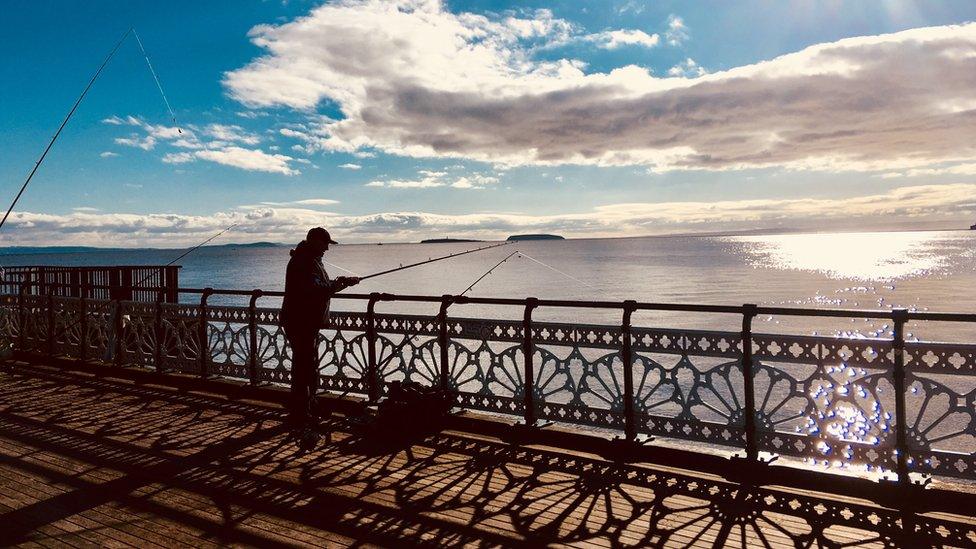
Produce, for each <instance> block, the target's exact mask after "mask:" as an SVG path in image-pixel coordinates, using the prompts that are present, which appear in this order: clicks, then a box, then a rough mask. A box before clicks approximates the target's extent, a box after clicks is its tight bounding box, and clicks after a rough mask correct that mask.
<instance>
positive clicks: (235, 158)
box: [193, 147, 301, 175]
mask: <svg viewBox="0 0 976 549" xmlns="http://www.w3.org/2000/svg"><path fill="white" fill-rule="evenodd" d="M193 155H194V156H195V157H197V158H200V159H203V160H209V161H211V162H216V163H218V164H223V165H225V166H234V167H235V168H241V169H244V170H249V171H260V172H269V173H280V174H284V175H296V174H299V173H301V172H299V171H298V170H295V169H293V168H291V167H290V166H289V165H288V162H289V161H290V160H294V159H293V158H292V157H290V156H287V155H284V154H268V153H266V152H264V151H262V150H260V149H244V148H241V147H225V148H222V149H214V150H203V151H196V152H194V153H193Z"/></svg>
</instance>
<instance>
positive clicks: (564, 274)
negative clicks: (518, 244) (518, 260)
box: [519, 252, 598, 290]
mask: <svg viewBox="0 0 976 549" xmlns="http://www.w3.org/2000/svg"><path fill="white" fill-rule="evenodd" d="M519 255H520V256H522V257H524V258H525V259H528V260H530V261H535V262H536V263H538V264H539V265H542V266H543V267H545V268H547V269H552V270H553V271H556V272H557V273H559V274H561V275H563V276H565V277H566V278H569V279H571V280H575V281H576V282H579V283H580V284H582V285H584V286H586V287H587V288H592V289H594V290H596V289H598V288H597V287H596V286H594V285H592V284H587V283H586V282H583V281H582V280H580V279H578V278H576V277H575V276H573V275H571V274H568V273H564V272H562V271H560V270H559V269H557V268H555V267H553V266H552V265H548V264H546V263H543V262H541V261H539V260H538V259H536V258H534V257H532V256H529V255H526V253H525V252H519Z"/></svg>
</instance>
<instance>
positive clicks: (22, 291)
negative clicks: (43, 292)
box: [17, 281, 30, 351]
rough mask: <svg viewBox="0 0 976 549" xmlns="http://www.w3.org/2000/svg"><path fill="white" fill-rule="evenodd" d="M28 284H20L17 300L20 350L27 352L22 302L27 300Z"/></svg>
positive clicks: (24, 306) (24, 308)
mask: <svg viewBox="0 0 976 549" xmlns="http://www.w3.org/2000/svg"><path fill="white" fill-rule="evenodd" d="M29 285H30V282H26V281H25V282H21V283H20V293H19V296H18V299H17V314H19V315H20V350H21V351H26V350H27V304H26V303H24V300H25V299H26V298H27V287H28V286H29Z"/></svg>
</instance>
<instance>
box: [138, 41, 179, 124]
mask: <svg viewBox="0 0 976 549" xmlns="http://www.w3.org/2000/svg"><path fill="white" fill-rule="evenodd" d="M131 30H132V36H135V37H136V44H138V45H139V50H140V51H142V56H143V57H144V58H145V59H146V66H147V67H149V74H151V75H152V77H153V80H154V81H155V82H156V87H157V88H158V89H159V95H161V96H162V97H163V103H165V104H166V110H168V111H169V116H170V118H172V119H173V125H174V126H176V131H177V132H179V133H181V134H182V133H183V130H182V129H180V127H179V124H178V123H177V122H176V114H175V113H174V112H173V107H170V106H169V99H167V98H166V92H164V91H163V85H162V84H160V83H159V77H158V76H156V70H155V69H153V66H152V63H151V62H150V61H149V54H148V53H146V48H144V47H142V40H140V39H139V33H137V32H136V29H131Z"/></svg>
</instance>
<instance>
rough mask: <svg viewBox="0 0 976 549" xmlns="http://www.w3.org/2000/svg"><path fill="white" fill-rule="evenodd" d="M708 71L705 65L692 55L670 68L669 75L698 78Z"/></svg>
mask: <svg viewBox="0 0 976 549" xmlns="http://www.w3.org/2000/svg"><path fill="white" fill-rule="evenodd" d="M707 73H708V71H706V70H705V69H704V67H702V66H701V65H699V64H698V63H696V62H695V60H694V59H692V58H690V57H689V58H687V59H685V60H684V61H682V62H680V63H678V64H677V65H675V66H673V67H671V68H670V69H668V75H670V76H677V77H681V78H697V77H699V76H704V75H705V74H707Z"/></svg>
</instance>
